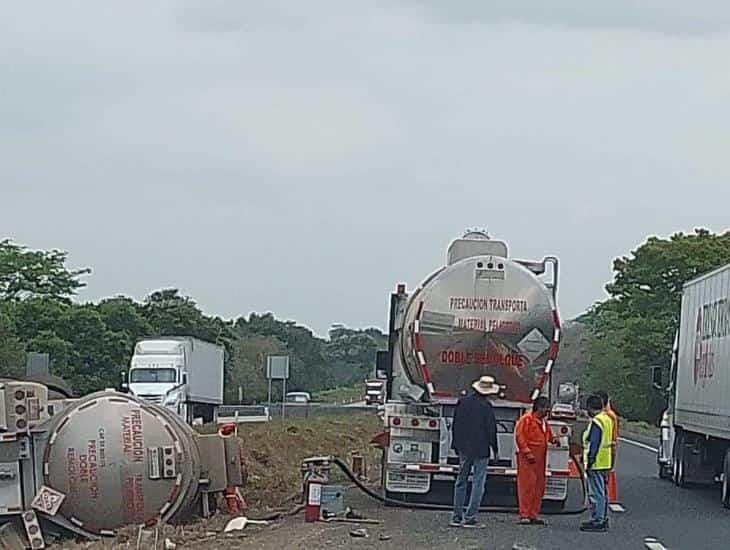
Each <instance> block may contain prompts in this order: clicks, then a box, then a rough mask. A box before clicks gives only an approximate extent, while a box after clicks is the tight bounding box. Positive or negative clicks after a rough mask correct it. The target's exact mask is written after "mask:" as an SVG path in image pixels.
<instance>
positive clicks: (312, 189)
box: [0, 0, 730, 334]
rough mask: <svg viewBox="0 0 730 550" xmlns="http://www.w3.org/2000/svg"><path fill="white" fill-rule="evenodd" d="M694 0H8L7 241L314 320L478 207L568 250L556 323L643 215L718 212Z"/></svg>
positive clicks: (355, 312)
mask: <svg viewBox="0 0 730 550" xmlns="http://www.w3.org/2000/svg"><path fill="white" fill-rule="evenodd" d="M700 5H701V9H700ZM700 5H698V4H697V3H691V2H686V0H681V1H680V0H662V1H658V0H655V1H644V2H640V3H638V2H635V1H629V0H618V1H614V2H603V3H600V4H595V5H594V4H592V3H586V2H583V1H579V0H570V1H569V0H562V1H553V2H520V1H517V0H509V1H497V2H484V1H483V0H473V1H466V0H462V1H460V2H443V1H440V0H423V1H420V2H419V1H415V0H413V1H409V0H402V1H397V0H387V1H385V0H384V1H371V2H367V1H363V2H355V1H353V2H347V1H342V0H332V1H320V0H310V1H308V2H295V1H289V2H281V1H274V0H266V1H260V0H257V1H240V0H236V1H233V0H232V1H222V0H218V1H213V0H201V1H187V2H184V1H178V2H163V1H156V2H149V1H144V2H134V1H133V2H125V3H121V2H92V1H88V2H84V3H82V2H70V1H67V2H50V1H48V2H45V3H41V4H38V3H29V2H8V3H4V4H3V5H2V7H0V191H1V193H0V238H1V237H9V238H12V239H13V240H16V241H18V242H20V243H23V244H27V245H29V246H31V247H34V248H51V247H56V248H61V249H64V250H68V251H69V252H70V263H71V265H73V266H78V267H85V266H89V267H92V268H93V275H92V276H91V277H89V278H88V288H87V289H85V290H84V291H83V293H82V294H81V295H80V298H81V299H83V300H89V299H94V300H95V299H98V298H100V297H105V296H109V295H115V294H127V295H131V296H133V297H135V298H139V299H141V298H143V297H144V296H145V295H146V294H147V293H149V292H150V291H152V290H155V289H158V288H161V287H170V286H175V287H179V288H180V289H181V290H182V291H183V292H184V293H186V294H189V295H191V296H193V297H194V298H195V299H196V300H197V301H198V302H199V304H200V305H201V307H202V308H203V309H204V310H206V311H207V312H209V313H215V314H219V315H223V316H226V317H233V316H238V315H240V314H248V313H249V312H251V311H273V312H275V314H276V315H277V316H278V317H283V318H290V319H295V320H297V321H299V322H301V323H303V324H306V325H308V326H310V327H312V328H313V329H314V330H315V331H316V332H318V333H320V334H323V333H325V332H326V330H327V328H328V326H329V325H330V324H331V323H333V322H342V323H346V324H348V325H352V326H367V325H377V326H381V327H383V326H385V324H386V322H387V319H386V315H387V296H388V292H389V291H390V290H391V289H393V288H394V286H395V284H396V283H397V282H399V281H405V282H407V283H408V284H409V285H410V286H414V285H417V284H418V283H419V282H420V281H421V280H422V279H423V278H424V277H425V276H426V275H428V274H429V273H430V272H431V271H433V270H434V269H435V268H437V267H439V266H440V265H442V264H443V261H444V255H445V249H446V246H447V245H448V243H449V241H450V240H451V239H452V238H454V237H456V236H458V235H459V234H460V233H461V232H462V231H463V230H464V229H465V228H467V227H476V226H479V227H485V228H487V229H488V230H489V231H490V233H492V235H494V236H495V237H500V238H503V239H505V240H507V241H508V243H509V245H510V248H511V253H512V254H513V255H514V256H517V257H521V258H530V259H532V258H541V257H543V256H544V255H548V254H555V255H557V256H559V257H560V260H561V262H562V263H561V268H562V278H561V290H560V296H559V307H560V309H561V311H562V314H563V317H572V316H575V315H576V314H578V313H580V312H581V311H583V310H585V309H586V308H587V307H589V306H590V305H591V304H592V303H593V302H595V301H596V300H599V299H601V298H602V297H604V292H603V286H604V284H605V283H606V282H607V281H608V280H609V279H610V278H611V275H612V272H611V262H612V259H613V258H614V257H616V256H619V255H623V254H626V253H627V252H628V251H630V250H631V249H633V248H635V247H636V246H637V245H638V244H640V243H641V242H643V241H644V240H645V238H646V237H647V236H648V235H650V234H656V235H662V236H666V235H668V234H671V233H672V232H674V231H678V230H684V231H691V230H692V229H693V228H694V227H696V226H704V227H708V228H710V229H712V230H715V231H721V230H724V229H726V228H727V227H728V225H730V214H729V211H730V184H729V183H728V176H730V166H729V165H728V161H729V159H730V154H729V153H730V116H729V115H730V109H729V106H730V70H728V68H729V65H728V53H729V52H730V34H729V33H730V4H729V3H728V2H727V1H722V2H720V1H718V2H702V3H701V4H700ZM41 6H42V7H41Z"/></svg>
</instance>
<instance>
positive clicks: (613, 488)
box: [596, 390, 618, 504]
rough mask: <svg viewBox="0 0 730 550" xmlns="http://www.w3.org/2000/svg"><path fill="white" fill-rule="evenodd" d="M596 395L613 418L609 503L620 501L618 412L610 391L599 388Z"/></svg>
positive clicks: (605, 410) (608, 486)
mask: <svg viewBox="0 0 730 550" xmlns="http://www.w3.org/2000/svg"><path fill="white" fill-rule="evenodd" d="M596 395H597V396H598V397H600V398H601V400H602V401H603V412H605V413H606V414H607V415H608V416H609V417H611V420H613V441H612V447H611V451H612V460H611V464H613V468H612V469H611V471H610V472H608V479H607V482H606V483H607V487H606V491H607V495H608V503H609V504H614V503H617V502H618V484H617V483H616V450H617V447H618V415H617V414H616V412H615V411H614V410H613V409H612V408H611V399H610V398H609V396H608V392H606V391H605V390H599V391H597V392H596Z"/></svg>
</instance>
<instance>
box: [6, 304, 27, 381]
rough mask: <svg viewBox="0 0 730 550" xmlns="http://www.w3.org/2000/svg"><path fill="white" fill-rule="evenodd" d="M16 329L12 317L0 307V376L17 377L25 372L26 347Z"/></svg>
mask: <svg viewBox="0 0 730 550" xmlns="http://www.w3.org/2000/svg"><path fill="white" fill-rule="evenodd" d="M14 329H15V327H14V324H13V321H12V319H11V317H10V316H9V315H8V314H7V313H6V312H5V311H3V310H2V309H0V376H10V377H16V376H20V375H21V374H23V372H24V364H25V349H24V346H23V343H22V342H21V341H20V340H19V339H18V338H17V337H16V336H15V330H14Z"/></svg>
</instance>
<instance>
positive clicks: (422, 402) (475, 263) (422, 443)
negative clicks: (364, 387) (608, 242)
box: [377, 232, 585, 512]
mask: <svg viewBox="0 0 730 550" xmlns="http://www.w3.org/2000/svg"><path fill="white" fill-rule="evenodd" d="M546 275H547V276H549V279H548V280H544V279H543V277H544V276H546ZM557 284H558V261H557V259H556V258H553V257H547V258H545V259H544V260H541V261H518V260H514V259H512V258H510V257H509V255H508V250H507V245H506V244H505V243H504V242H502V241H497V240H492V239H490V238H489V237H488V236H487V235H486V234H485V233H483V232H468V233H467V234H466V235H465V236H464V237H462V238H460V239H457V240H455V241H453V242H452V244H451V246H450V247H449V250H448V252H447V261H446V265H445V266H444V267H442V268H441V269H439V270H437V271H436V272H435V273H434V274H432V275H431V276H430V277H428V278H427V279H426V280H425V281H424V282H423V284H422V285H421V287H420V288H418V289H417V290H415V291H414V292H413V293H412V294H408V293H407V292H406V288H405V285H399V286H398V289H397V291H396V292H395V293H393V294H392V295H391V300H390V322H389V349H388V351H387V353H384V354H381V356H380V357H379V358H378V363H379V368H380V369H381V370H384V371H385V374H386V378H387V384H386V402H385V415H384V420H385V429H386V432H385V434H383V436H382V437H381V438H379V439H378V440H377V441H378V442H379V443H380V444H381V446H382V447H383V469H382V472H383V479H382V483H383V488H384V490H385V492H386V497H387V498H388V499H389V500H390V502H391V503H419V504H446V503H449V502H451V499H452V498H453V497H452V495H453V485H454V482H455V479H456V475H457V473H458V470H459V463H458V457H457V456H456V455H455V453H454V451H453V450H452V449H451V424H452V419H453V415H454V407H455V405H456V402H457V400H458V398H459V397H460V395H463V394H464V392H466V391H469V390H470V386H471V384H472V382H474V381H475V380H476V379H478V378H479V377H480V376H483V375H490V376H493V377H494V378H495V379H496V381H497V383H498V384H500V386H501V387H502V391H501V393H500V395H499V396H497V399H495V400H493V405H494V410H495V414H496V417H497V427H498V435H497V436H498V442H499V456H497V457H493V458H492V460H491V461H490V464H489V470H488V472H489V476H488V481H487V491H486V493H485V497H484V502H483V504H484V505H485V506H498V507H512V506H515V505H516V456H515V443H514V428H515V424H516V422H517V420H518V419H519V417H520V415H521V414H522V413H523V412H524V411H525V410H527V409H528V408H529V407H530V406H531V403H532V401H533V400H534V399H535V398H536V397H537V396H538V395H541V394H545V395H550V389H549V386H550V378H551V371H552V367H553V365H554V363H555V359H556V356H557V353H558V346H559V340H560V321H559V317H558V313H557V307H556V304H555V297H556V294H557ZM550 423H551V425H552V429H553V432H554V433H555V435H557V436H558V437H559V438H560V442H561V443H560V446H559V447H552V446H551V447H550V448H549V450H548V457H547V487H546V492H545V500H544V506H545V508H547V509H553V510H555V511H564V512H577V511H580V510H582V509H583V508H584V503H585V492H584V488H583V482H582V477H581V473H580V468H579V466H578V461H577V460H575V459H574V457H573V456H571V455H572V454H574V453H571V440H573V439H574V437H573V425H572V424H571V423H568V422H563V421H557V420H551V421H550Z"/></svg>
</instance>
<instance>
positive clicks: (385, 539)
mask: <svg viewBox="0 0 730 550" xmlns="http://www.w3.org/2000/svg"><path fill="white" fill-rule="evenodd" d="M392 538H393V537H391V536H390V535H388V534H386V533H381V534H380V536H379V537H378V539H379V540H381V541H383V542H385V541H388V540H390V539H392Z"/></svg>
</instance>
